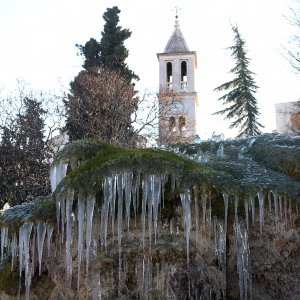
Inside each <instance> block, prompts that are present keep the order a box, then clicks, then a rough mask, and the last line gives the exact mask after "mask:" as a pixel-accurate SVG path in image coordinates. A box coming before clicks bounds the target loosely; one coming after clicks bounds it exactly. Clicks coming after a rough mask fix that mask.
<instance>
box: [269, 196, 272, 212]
mask: <svg viewBox="0 0 300 300" xmlns="http://www.w3.org/2000/svg"><path fill="white" fill-rule="evenodd" d="M271 193H272V192H271V191H269V193H268V202H269V212H270V213H271V212H272V198H271V197H272V196H271Z"/></svg>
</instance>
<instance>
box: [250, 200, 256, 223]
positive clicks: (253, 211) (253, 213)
mask: <svg viewBox="0 0 300 300" xmlns="http://www.w3.org/2000/svg"><path fill="white" fill-rule="evenodd" d="M249 200H250V205H251V213H252V225H254V221H255V198H254V197H253V196H250V197H249Z"/></svg>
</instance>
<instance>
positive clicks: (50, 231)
mask: <svg viewBox="0 0 300 300" xmlns="http://www.w3.org/2000/svg"><path fill="white" fill-rule="evenodd" d="M53 230H54V227H53V225H52V224H47V226H46V231H47V250H48V257H50V246H51V238H52V233H53Z"/></svg>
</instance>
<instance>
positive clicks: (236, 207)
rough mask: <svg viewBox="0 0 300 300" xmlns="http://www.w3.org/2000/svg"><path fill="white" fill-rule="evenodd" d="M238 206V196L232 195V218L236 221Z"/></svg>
mask: <svg viewBox="0 0 300 300" xmlns="http://www.w3.org/2000/svg"><path fill="white" fill-rule="evenodd" d="M238 206H239V197H238V196H236V195H235V196H234V220H235V222H238Z"/></svg>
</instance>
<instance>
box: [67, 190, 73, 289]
mask: <svg viewBox="0 0 300 300" xmlns="http://www.w3.org/2000/svg"><path fill="white" fill-rule="evenodd" d="M73 199H74V191H73V190H71V189H68V190H67V195H66V222H67V227H66V282H67V286H68V287H71V278H72V253H71V244H72V223H73V219H72V206H73Z"/></svg>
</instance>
